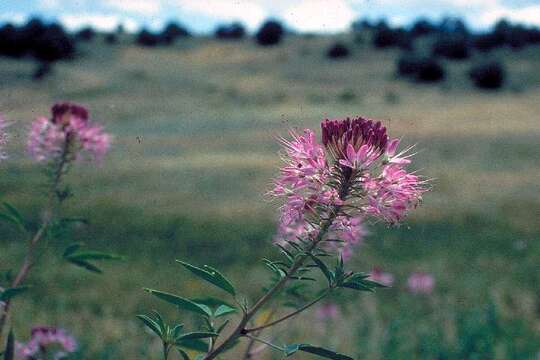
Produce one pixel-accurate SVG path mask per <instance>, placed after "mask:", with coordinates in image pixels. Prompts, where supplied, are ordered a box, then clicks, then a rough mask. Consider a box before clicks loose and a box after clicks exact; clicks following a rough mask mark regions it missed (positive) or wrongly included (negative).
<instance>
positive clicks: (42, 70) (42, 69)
mask: <svg viewBox="0 0 540 360" xmlns="http://www.w3.org/2000/svg"><path fill="white" fill-rule="evenodd" d="M52 70H53V67H52V65H51V63H49V62H39V63H38V64H37V66H36V69H35V70H34V72H33V73H32V80H35V81H39V80H42V79H43V78H44V77H45V76H47V75H49V74H50V73H52Z"/></svg>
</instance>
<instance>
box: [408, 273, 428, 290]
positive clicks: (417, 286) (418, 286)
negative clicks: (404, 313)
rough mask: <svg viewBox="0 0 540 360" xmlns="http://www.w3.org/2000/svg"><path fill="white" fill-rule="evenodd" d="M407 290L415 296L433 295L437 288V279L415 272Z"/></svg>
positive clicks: (411, 276) (409, 280)
mask: <svg viewBox="0 0 540 360" xmlns="http://www.w3.org/2000/svg"><path fill="white" fill-rule="evenodd" d="M407 288H408V289H409V291H410V292H411V293H413V294H431V293H432V292H433V289H434V288H435V278H434V277H433V275H431V274H428V273H426V272H414V273H412V274H411V275H410V276H409V279H408V280H407Z"/></svg>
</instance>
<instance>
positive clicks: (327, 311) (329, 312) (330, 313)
mask: <svg viewBox="0 0 540 360" xmlns="http://www.w3.org/2000/svg"><path fill="white" fill-rule="evenodd" d="M338 314H339V309H338V306H337V305H336V304H334V303H331V302H329V303H326V304H323V305H321V306H319V307H318V308H317V312H316V316H317V319H318V320H319V321H329V320H333V319H335V318H336V317H337V316H338Z"/></svg>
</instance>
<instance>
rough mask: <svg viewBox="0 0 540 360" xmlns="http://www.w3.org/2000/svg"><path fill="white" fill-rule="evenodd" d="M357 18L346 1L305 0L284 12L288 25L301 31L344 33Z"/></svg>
mask: <svg viewBox="0 0 540 360" xmlns="http://www.w3.org/2000/svg"><path fill="white" fill-rule="evenodd" d="M356 17H357V14H356V13H355V11H354V10H353V9H352V8H351V6H350V5H349V4H348V3H347V2H346V1H345V0H303V1H299V2H296V3H295V4H294V5H292V6H290V7H288V8H287V9H285V11H284V12H283V19H284V20H285V21H286V22H287V24H288V25H290V26H291V27H292V28H294V29H296V30H300V31H320V32H336V31H343V30H346V29H348V28H349V26H350V24H351V21H353V20H354V19H355V18H356Z"/></svg>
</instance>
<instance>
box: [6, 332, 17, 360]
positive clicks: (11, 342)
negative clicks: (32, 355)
mask: <svg viewBox="0 0 540 360" xmlns="http://www.w3.org/2000/svg"><path fill="white" fill-rule="evenodd" d="M13 359H15V335H13V330H10V331H9V335H8V338H7V342H6V350H4V360H13Z"/></svg>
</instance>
